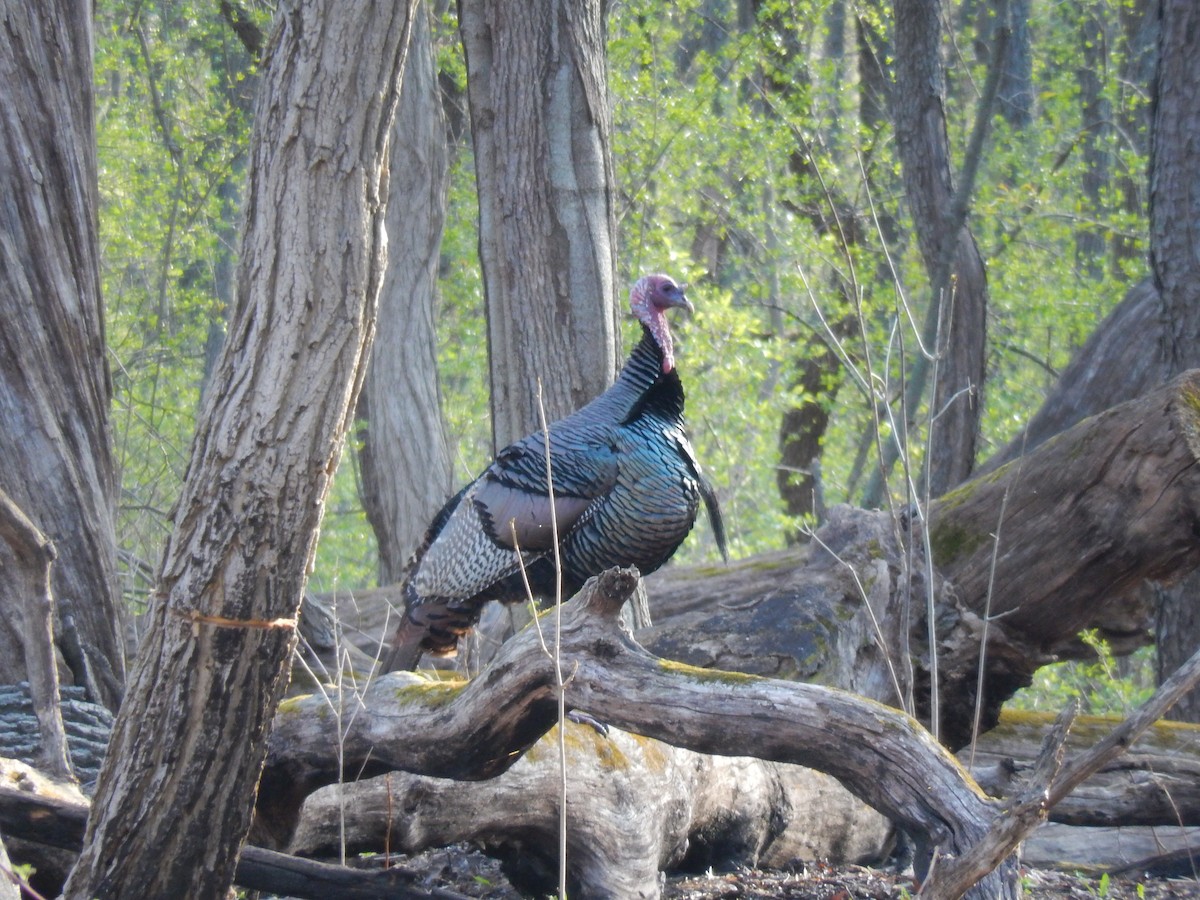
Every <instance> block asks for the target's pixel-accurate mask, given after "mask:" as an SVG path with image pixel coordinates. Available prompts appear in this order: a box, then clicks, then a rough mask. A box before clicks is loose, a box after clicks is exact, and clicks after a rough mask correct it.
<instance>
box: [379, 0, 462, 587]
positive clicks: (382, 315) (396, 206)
mask: <svg viewBox="0 0 1200 900" xmlns="http://www.w3.org/2000/svg"><path fill="white" fill-rule="evenodd" d="M430 15H431V13H430V11H429V10H428V9H427V8H426V6H422V8H421V10H420V12H419V14H418V15H417V18H416V21H415V22H414V23H413V37H412V45H411V47H410V49H409V54H408V65H407V67H406V69H405V72H404V93H403V94H402V95H401V97H400V105H399V107H398V108H397V110H396V126H395V128H394V129H393V131H392V149H391V161H390V165H389V168H390V170H391V186H390V189H389V194H388V208H387V233H388V267H387V273H386V274H385V275H384V278H383V288H382V290H381V291H380V295H379V322H378V325H377V326H376V336H375V348H374V350H373V351H372V353H371V365H370V367H369V368H368V370H367V380H366V383H365V384H364V385H363V394H362V398H361V399H360V401H359V406H358V412H359V415H360V417H361V418H362V419H363V420H364V421H363V423H362V424H364V425H365V427H364V428H362V431H361V433H362V436H363V441H362V449H361V451H360V452H361V456H360V461H361V464H362V479H363V485H362V499H363V506H364V507H365V508H366V512H367V519H368V520H369V521H370V523H371V527H372V528H373V529H374V530H375V538H376V540H377V541H378V542H379V583H380V584H390V583H391V582H393V581H398V580H399V579H400V577H401V574H402V573H403V571H404V565H405V563H407V562H408V557H409V555H410V554H411V553H412V551H413V550H414V549H416V547H417V545H418V544H419V543H420V542H421V538H422V536H423V535H424V532H425V526H426V525H427V524H428V523H429V521H430V520H431V519H432V518H433V516H434V514H435V513H436V512H437V511H438V509H439V507H441V505H442V504H443V503H444V502H445V500H446V498H447V497H449V496H450V493H451V487H452V484H451V464H450V451H449V448H448V447H447V446H446V434H445V430H444V425H443V422H442V412H441V396H440V393H439V391H438V371H437V335H436V331H435V328H434V309H435V307H436V305H437V275H438V259H439V253H440V249H441V244H442V230H443V228H444V226H445V221H446V191H447V188H448V185H449V172H448V169H449V148H448V147H447V144H446V122H445V119H444V117H443V116H442V107H441V96H440V94H439V92H438V84H437V68H436V62H435V60H434V55H433V37H432V34H431V30H430V23H429V16H430Z"/></svg>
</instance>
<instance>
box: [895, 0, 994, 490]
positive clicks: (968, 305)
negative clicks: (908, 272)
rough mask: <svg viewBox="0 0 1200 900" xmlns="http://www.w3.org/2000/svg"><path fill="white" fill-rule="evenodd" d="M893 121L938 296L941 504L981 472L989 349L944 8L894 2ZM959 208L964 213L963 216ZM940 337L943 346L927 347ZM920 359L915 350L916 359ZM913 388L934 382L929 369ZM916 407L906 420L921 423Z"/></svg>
mask: <svg viewBox="0 0 1200 900" xmlns="http://www.w3.org/2000/svg"><path fill="white" fill-rule="evenodd" d="M893 9H894V15H895V26H894V40H895V45H896V47H895V50H896V61H895V79H896V80H895V85H894V86H893V93H892V117H893V120H894V122H895V126H896V146H897V149H898V150H899V155H900V162H901V169H902V173H903V176H904V194H905V198H906V200H907V202H908V205H909V209H910V212H911V214H912V219H913V226H914V229H915V231H916V234H917V243H918V245H919V246H920V248H921V256H922V258H923V259H924V261H925V269H926V271H927V272H928V273H929V281H930V285H931V287H932V296H931V298H930V303H931V304H932V305H933V307H932V311H931V313H930V317H929V321H930V322H931V323H935V322H938V321H940V325H938V327H937V328H936V329H927V330H926V335H925V338H926V342H927V344H928V348H929V349H930V350H935V351H936V353H937V355H938V360H937V364H936V370H935V376H934V378H933V391H932V396H930V398H929V410H930V417H931V422H930V428H931V429H932V434H931V436H930V439H929V457H930V458H929V460H928V479H927V481H926V487H927V488H928V490H929V493H930V494H931V495H933V496H938V495H939V494H942V493H944V492H945V491H947V490H949V489H950V488H951V487H953V486H955V485H956V484H959V483H961V482H962V481H964V480H966V478H967V476H968V475H970V474H971V470H972V468H973V466H974V463H975V444H976V439H977V438H978V435H979V416H980V410H981V408H982V404H981V402H980V397H979V391H980V390H981V389H982V387H983V382H984V375H985V371H984V362H985V360H984V351H985V348H986V343H987V276H986V273H985V271H984V267H983V259H982V257H981V256H980V255H979V248H978V247H977V246H976V245H975V239H974V238H973V237H972V236H971V232H970V230H969V229H968V227H967V225H966V220H965V209H966V208H965V205H963V204H962V203H961V201H962V198H960V197H958V196H957V195H956V186H955V181H954V176H953V174H952V172H951V168H950V141H949V138H948V137H947V134H946V111H945V93H946V88H945V79H944V75H943V72H942V63H941V57H940V55H939V53H940V48H941V34H942V29H941V4H940V3H939V2H938V0H895V3H894V5H893ZM956 203H957V204H958V208H956ZM935 332H936V334H937V340H936V342H935V341H930V340H929V338H930V337H932V336H933V335H934V334H935ZM914 352H915V351H914ZM910 378H911V380H912V381H913V382H914V384H913V387H914V389H916V390H919V389H920V385H921V384H922V383H923V382H924V381H925V380H926V378H927V375H926V374H925V371H924V368H923V366H922V363H921V360H920V359H917V360H916V362H915V364H914V365H913V374H912V375H910ZM914 407H915V404H910V408H909V409H907V410H905V412H904V414H905V415H908V416H910V417H911V416H913V415H914V414H915V412H916V410H915V408H914Z"/></svg>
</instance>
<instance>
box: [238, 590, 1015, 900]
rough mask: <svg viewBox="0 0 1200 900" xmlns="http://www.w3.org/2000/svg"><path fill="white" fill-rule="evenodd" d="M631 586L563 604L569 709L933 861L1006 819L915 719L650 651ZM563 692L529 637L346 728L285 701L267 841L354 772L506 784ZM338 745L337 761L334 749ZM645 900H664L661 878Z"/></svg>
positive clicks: (395, 696)
mask: <svg viewBox="0 0 1200 900" xmlns="http://www.w3.org/2000/svg"><path fill="white" fill-rule="evenodd" d="M635 584H636V576H635V575H634V574H633V573H630V572H623V571H610V572H607V573H605V574H604V575H602V576H601V577H600V578H599V579H596V580H593V581H592V582H589V585H588V586H587V587H586V588H585V590H584V591H582V592H580V594H579V596H577V597H576V598H575V599H574V600H573V601H571V602H570V603H568V604H565V605H564V606H563V607H562V610H561V618H562V621H561V630H560V633H559V637H560V640H561V642H562V667H563V671H564V673H565V675H566V676H567V682H566V687H565V690H566V698H567V703H568V705H569V707H570V708H572V709H577V710H585V711H587V712H589V713H591V714H592V715H595V716H597V717H598V718H600V719H601V720H603V721H605V722H607V723H609V724H611V725H614V726H616V727H619V728H622V729H624V730H626V731H631V732H635V733H637V734H642V735H646V736H648V737H655V738H659V739H663V740H668V741H670V742H671V743H672V744H675V745H678V746H684V747H688V748H689V749H693V750H698V751H701V752H705V753H717V754H721V755H739V756H741V755H752V756H755V757H758V758H761V759H769V760H775V761H778V762H789V763H796V764H800V765H806V766H809V767H811V768H815V769H819V770H821V771H824V772H827V773H828V774H830V775H833V776H834V777H835V778H837V779H838V780H839V781H841V782H842V783H843V784H844V785H846V787H848V788H849V789H850V790H851V791H852V792H853V793H855V794H856V795H857V796H859V797H860V798H861V799H863V800H864V801H865V802H867V803H869V804H870V805H871V806H873V807H874V808H876V809H878V810H879V811H880V812H882V813H883V814H884V815H886V816H888V817H889V818H890V819H892V820H893V821H894V822H897V823H899V824H900V825H901V826H902V827H904V828H905V829H906V830H908V831H909V832H910V833H911V834H913V835H915V836H916V837H917V840H918V842H919V843H920V844H921V845H922V847H923V848H924V850H925V851H926V853H931V852H933V851H934V850H935V849H936V850H938V851H939V852H941V853H943V854H947V855H949V856H957V855H959V854H961V853H963V852H965V851H966V849H967V848H969V847H970V846H971V845H972V843H973V842H974V841H975V840H976V839H978V837H979V836H980V835H982V834H983V833H984V832H985V831H986V829H987V827H988V824H989V822H990V821H991V819H992V818H993V817H994V816H995V814H996V807H995V806H994V805H993V803H992V802H991V801H989V800H988V799H987V798H986V797H985V796H984V795H983V794H982V792H980V791H979V790H978V788H977V787H976V786H975V784H974V782H972V781H971V780H970V779H969V778H968V777H966V775H965V773H964V772H963V770H962V768H961V767H960V766H959V765H958V763H957V762H956V761H955V760H954V759H953V758H952V757H950V756H949V755H948V754H947V753H946V752H945V750H944V748H942V747H941V746H940V745H939V744H937V742H936V741H934V740H933V739H932V737H931V736H930V735H929V734H928V732H926V731H924V729H922V728H921V727H920V726H919V725H918V724H917V723H916V722H915V721H913V720H912V719H910V718H909V717H907V716H904V715H903V714H901V713H898V712H896V711H895V710H892V709H888V708H886V707H884V706H881V705H880V704H877V703H874V702H872V701H869V700H863V699H862V698H859V697H856V696H854V695H851V694H847V693H845V692H842V691H837V690H833V689H830V688H825V687H821V686H817V685H808V684H794V683H787V682H781V681H774V680H768V679H760V678H755V677H750V676H745V675H732V674H729V673H724V672H712V671H708V670H702V669H695V668H692V667H688V666H682V665H680V664H677V663H671V662H667V661H665V660H661V659H657V658H655V657H653V656H651V655H650V654H649V653H647V652H645V651H644V650H643V649H642V648H641V647H639V646H638V645H637V644H636V643H634V642H633V641H632V640H631V638H630V637H629V636H628V634H626V633H624V632H622V631H621V630H620V629H619V627H618V625H617V622H616V617H617V614H618V612H619V609H620V606H621V604H622V603H624V601H625V600H626V599H627V598H628V596H629V594H630V593H631V591H632V590H633V588H634V586H635ZM552 620H553V617H547V622H546V624H544V625H543V627H552ZM554 683H555V676H554V671H553V667H552V665H551V661H550V660H549V659H548V658H547V656H546V654H545V653H543V652H542V650H541V648H540V642H539V640H538V637H537V635H536V634H535V633H534V632H533V631H531V630H529V629H527V630H526V631H525V632H523V633H522V634H520V635H518V636H517V637H516V638H514V639H513V640H512V641H510V642H509V643H508V644H507V645H505V647H504V648H503V649H502V650H501V652H500V654H499V655H498V656H497V657H496V659H495V660H494V661H493V663H492V664H491V665H490V666H489V667H488V668H487V669H486V670H484V672H482V673H481V674H480V675H479V676H478V677H477V678H476V679H474V680H473V681H471V682H468V683H466V684H465V685H463V684H446V683H444V682H436V681H435V682H430V683H429V684H428V685H413V684H412V680H411V676H409V677H407V678H405V677H403V676H396V675H391V676H383V677H381V678H379V679H377V680H376V681H375V683H374V684H373V685H372V686H371V687H370V688H369V689H368V690H367V691H366V693H365V694H364V695H363V696H362V698H361V705H360V706H359V708H358V711H357V713H356V714H355V715H353V716H351V717H338V716H333V715H330V714H329V711H328V709H327V707H326V706H325V701H324V700H323V699H320V698H298V699H295V700H292V701H290V702H288V703H287V704H284V705H283V706H282V707H281V708H280V712H279V715H278V716H277V718H276V722H275V727H274V730H273V733H272V738H271V745H270V750H269V752H268V755H267V762H266V767H265V768H264V771H263V776H262V781H261V791H260V805H259V825H260V829H259V834H260V835H262V834H270V835H272V836H274V837H275V838H276V839H277V840H279V839H286V837H287V836H289V835H290V833H291V832H292V830H293V829H294V827H295V823H296V818H297V814H298V812H299V805H300V802H301V801H302V800H303V799H304V797H306V796H307V795H308V794H309V793H311V792H312V791H313V790H315V789H316V788H317V787H319V786H321V785H323V784H329V783H333V782H334V781H336V780H337V779H338V777H339V775H340V773H341V772H343V771H353V772H360V773H363V774H374V773H380V772H382V771H384V770H388V769H404V770H406V771H412V772H420V773H422V774H436V775H440V776H449V777H453V778H459V779H470V778H486V777H491V776H494V775H497V774H499V773H500V772H502V771H504V770H506V769H507V768H509V767H510V766H511V765H512V763H513V762H514V761H515V759H516V758H517V757H518V756H519V755H520V754H521V753H523V752H525V751H526V750H528V748H529V747H530V746H532V744H533V743H534V742H535V741H536V739H537V738H538V737H540V736H541V735H542V734H543V733H544V732H545V731H547V730H548V729H549V728H550V726H551V725H552V724H553V722H554V718H555V705H556V704H555V700H554V689H553V685H554ZM335 744H337V745H339V753H338V754H337V755H336V756H335V755H334V754H333V753H331V752H329V749H328V748H332V747H333V746H334V745H335ZM338 757H340V760H341V763H340V765H339V764H338V762H337V761H336V760H337V758H338ZM935 877H936V872H935ZM985 881H986V884H985V883H984V882H981V883H980V887H979V888H978V889H979V890H980V891H981V894H980V895H981V896H983V895H987V896H991V897H1009V896H1015V895H1016V885H1015V868H1014V866H1013V864H1012V863H1011V862H1008V863H1005V864H1004V865H1002V866H1000V868H999V869H997V871H996V872H995V873H993V874H991V875H989V876H987V878H986V879H985ZM648 890H650V891H652V893H651V896H656V895H657V880H656V881H655V884H654V885H653V886H650V887H649V888H648Z"/></svg>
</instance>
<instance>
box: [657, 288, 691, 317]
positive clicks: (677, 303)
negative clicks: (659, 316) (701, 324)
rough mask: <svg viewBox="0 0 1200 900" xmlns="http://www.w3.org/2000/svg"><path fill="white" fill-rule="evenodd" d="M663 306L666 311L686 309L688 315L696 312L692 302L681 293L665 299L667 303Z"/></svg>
mask: <svg viewBox="0 0 1200 900" xmlns="http://www.w3.org/2000/svg"><path fill="white" fill-rule="evenodd" d="M663 305H664V306H665V307H666V308H667V309H686V310H687V311H688V312H689V313H694V312H695V311H696V307H694V306H692V301H691V300H689V299H688V298H687V297H686V296H685V295H684V293H683V291H680V292H679V293H678V294H677V295H676V296H674V297H669V298H667V302H666V303H665V304H663Z"/></svg>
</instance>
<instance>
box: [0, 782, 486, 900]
mask: <svg viewBox="0 0 1200 900" xmlns="http://www.w3.org/2000/svg"><path fill="white" fill-rule="evenodd" d="M88 811H89V804H88V801H87V800H85V799H84V798H82V797H81V796H79V797H72V796H69V794H64V793H62V792H61V791H55V790H47V789H46V788H45V787H44V786H43V787H42V788H39V789H29V786H28V785H27V788H26V789H24V790H22V789H13V788H10V787H0V834H6V835H7V834H18V835H20V836H21V839H22V842H23V843H25V844H40V845H42V846H43V847H49V848H55V849H58V850H61V851H67V852H68V853H69V854H70V856H71V857H72V858H73V857H74V856H77V855H78V853H79V850H80V848H81V847H82V846H83V832H84V829H85V828H86V827H87V817H88ZM40 874H41V875H42V876H43V878H44V877H45V875H46V874H47V873H40ZM65 874H66V873H65V872H61V873H55V875H56V878H57V879H58V881H59V888H61V879H62V878H63V877H65ZM0 878H3V872H0ZM415 880H416V876H415V875H414V873H412V872H409V871H408V870H407V869H405V868H404V867H403V866H396V867H393V868H391V869H388V870H386V871H361V870H358V869H351V868H347V867H345V866H334V865H329V864H327V863H319V862H314V861H313V860H308V859H298V858H296V857H294V856H288V855H287V854H284V853H276V852H274V851H271V850H265V849H263V848H261V847H244V848H243V849H242V852H241V855H240V857H239V859H238V864H237V874H236V876H235V878H234V883H235V884H236V885H238V886H239V887H242V888H245V889H247V890H253V891H268V892H271V893H274V894H279V895H281V896H288V897H297V898H301V900H328V898H329V897H331V896H332V897H338V898H340V900H378V898H382V897H389V898H396V900H467V898H466V897H465V895H463V894H459V893H457V892H455V891H448V890H443V889H440V888H434V889H425V888H421V887H418V886H417V885H415V884H414V883H413V882H414V881H415ZM42 884H44V882H38V883H36V884H35V887H38V888H39V890H40V892H41V893H42V894H43V895H47V896H57V893H58V891H57V890H54V889H53V887H52V885H53V882H51V887H50V888H45V889H43V888H42V887H41V885H42ZM47 890H52V893H49V894H47V893H46V891H47Z"/></svg>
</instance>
